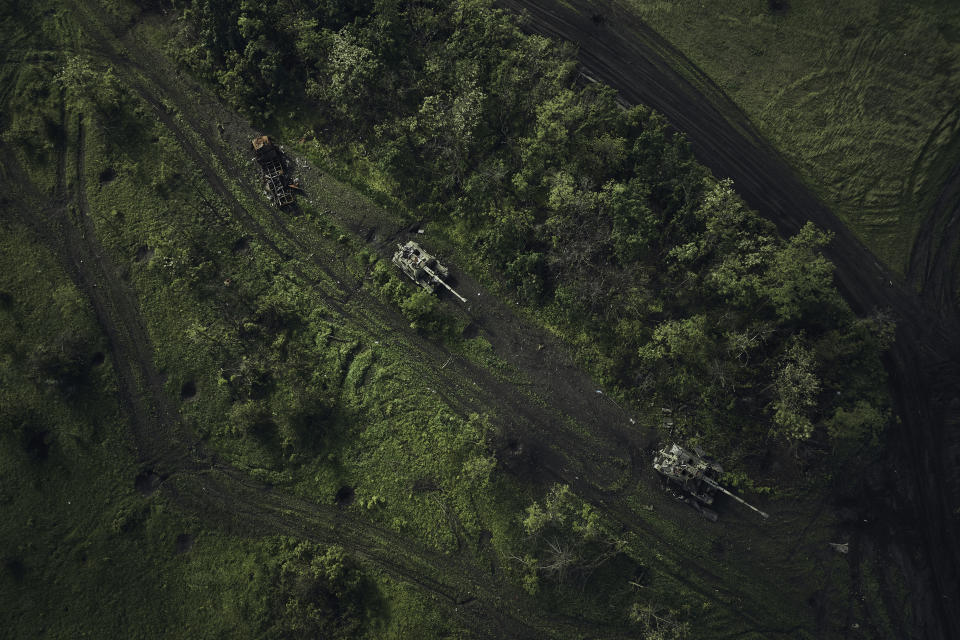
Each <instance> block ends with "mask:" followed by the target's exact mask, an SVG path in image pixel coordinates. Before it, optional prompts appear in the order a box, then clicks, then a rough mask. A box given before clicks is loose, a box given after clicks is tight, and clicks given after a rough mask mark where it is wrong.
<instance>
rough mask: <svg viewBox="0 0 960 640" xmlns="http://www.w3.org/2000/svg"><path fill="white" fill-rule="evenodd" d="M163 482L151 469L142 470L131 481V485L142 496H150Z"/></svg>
mask: <svg viewBox="0 0 960 640" xmlns="http://www.w3.org/2000/svg"><path fill="white" fill-rule="evenodd" d="M161 484H163V478H162V477H160V476H159V475H157V474H156V473H154V472H153V471H142V472H141V473H140V474H139V475H137V477H136V478H135V479H134V481H133V487H134V488H135V489H136V490H137V491H139V492H140V494H141V495H143V496H144V497H149V496H152V495H153V494H154V493H156V492H157V489H159V488H160V485H161Z"/></svg>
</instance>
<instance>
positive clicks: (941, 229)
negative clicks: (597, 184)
mask: <svg viewBox="0 0 960 640" xmlns="http://www.w3.org/2000/svg"><path fill="white" fill-rule="evenodd" d="M498 4H499V5H501V6H503V7H505V8H508V9H510V10H514V11H522V12H525V14H526V19H525V23H524V24H525V27H526V28H527V29H529V30H530V31H532V32H537V33H541V34H544V35H549V36H554V37H558V38H562V39H566V40H569V41H571V42H574V43H576V44H578V45H579V58H580V61H581V63H582V65H583V69H584V73H585V75H587V76H588V77H589V78H595V79H597V80H600V81H602V82H605V83H607V84H609V85H611V86H612V87H614V88H616V89H617V90H618V91H619V92H620V94H621V96H622V97H623V98H624V99H625V100H626V101H628V102H630V103H644V104H647V105H649V106H651V107H653V108H655V109H657V110H658V111H660V112H661V113H663V114H664V115H665V116H666V117H667V119H668V120H669V121H670V122H671V123H672V124H673V125H674V126H675V127H676V128H677V129H678V130H680V131H683V132H684V133H685V134H686V135H687V137H688V139H689V140H690V142H691V144H692V146H693V149H694V152H695V153H696V155H697V158H698V159H699V160H700V161H701V162H702V163H704V164H705V165H706V166H708V167H709V168H710V169H711V170H712V171H713V172H714V174H715V175H717V176H722V177H730V178H732V179H733V180H734V182H735V184H736V189H737V191H738V193H740V194H741V196H743V198H744V200H746V201H747V203H749V204H750V206H752V207H753V208H755V209H756V210H757V211H759V212H760V213H761V214H762V215H764V216H765V217H767V218H769V219H770V220H772V221H773V222H774V223H776V225H777V227H778V228H779V229H780V231H781V233H783V234H792V233H795V232H796V231H797V230H798V229H799V228H800V227H801V226H802V225H803V224H804V223H806V222H807V221H808V220H809V221H813V222H814V223H815V224H817V225H818V226H819V227H821V228H822V229H827V230H829V231H831V232H833V233H834V241H833V242H832V243H831V245H830V246H829V248H828V249H827V251H826V253H827V255H828V257H829V258H830V259H831V260H832V261H833V262H834V264H835V265H836V267H837V270H836V280H837V284H838V286H839V287H840V289H841V291H842V292H843V294H844V296H845V297H846V299H847V300H848V301H849V303H850V304H851V306H852V307H853V308H854V309H855V310H856V311H857V312H858V313H860V314H871V313H875V312H878V311H880V312H888V313H891V314H892V315H893V318H894V319H895V321H896V322H897V333H896V343H895V344H894V346H893V347H892V349H891V351H890V354H889V357H888V358H887V365H888V371H889V373H890V379H891V389H892V392H893V396H894V398H895V401H896V406H897V409H898V413H899V416H900V418H901V423H900V424H899V425H898V426H897V427H896V428H895V429H893V430H892V431H891V433H890V434H889V436H888V437H889V444H888V460H887V465H886V466H885V468H878V469H876V470H875V476H874V477H872V478H869V479H868V481H867V482H866V483H865V486H864V494H863V497H862V501H861V505H860V506H861V508H862V509H863V510H864V512H865V514H869V515H868V516H867V517H866V519H867V520H868V521H870V526H869V527H868V530H867V532H866V535H868V536H870V539H871V541H872V542H871V544H872V545H875V548H887V549H888V554H889V557H890V558H891V559H893V561H894V562H896V563H897V564H898V565H899V567H900V569H901V570H902V571H903V573H904V575H906V576H908V579H909V580H910V581H911V583H912V584H911V591H912V593H913V594H914V598H915V600H914V603H913V606H914V610H915V613H916V618H917V622H918V625H919V628H918V630H917V632H918V633H920V634H921V635H922V636H923V637H928V638H957V637H960V616H957V615H956V603H958V602H960V545H957V543H956V539H957V529H958V521H957V519H958V518H957V506H958V505H960V464H958V463H960V429H958V425H960V398H958V391H957V389H958V388H960V331H958V329H960V322H958V316H957V310H956V305H955V303H954V299H953V293H954V292H955V291H956V288H957V287H956V284H957V283H956V280H955V274H956V268H955V267H956V264H955V258H956V256H957V243H958V235H960V229H958V227H960V224H958V219H960V207H958V203H957V191H958V189H960V167H956V168H954V170H953V171H951V172H949V174H948V175H949V176H950V177H949V179H948V180H947V182H946V183H945V184H944V185H943V186H942V187H941V190H942V193H941V195H940V197H939V198H938V199H937V203H936V205H935V208H934V210H933V211H931V212H930V214H929V216H928V219H927V223H926V224H925V225H924V227H923V230H922V231H921V233H920V234H919V236H918V238H917V241H916V245H915V246H914V249H913V256H912V259H911V266H912V273H911V274H910V280H911V281H912V282H914V283H916V284H917V285H918V286H919V287H921V289H922V292H923V293H922V295H918V294H917V293H916V291H915V290H913V289H912V288H910V287H909V286H908V285H905V284H903V283H902V282H901V279H900V278H898V277H897V276H895V275H894V274H892V273H890V272H889V271H888V270H886V269H885V268H884V267H882V266H881V265H880V263H879V261H878V260H876V258H875V257H874V256H873V255H872V254H871V253H870V252H869V251H868V250H867V249H866V248H865V247H864V246H863V245H862V243H860V242H859V241H858V240H857V239H856V238H855V237H854V236H853V234H852V233H851V232H850V231H849V230H848V229H847V228H846V227H845V226H844V225H843V224H842V223H841V222H840V221H839V219H838V218H837V217H836V216H835V215H833V214H832V213H831V212H830V210H829V209H828V208H827V207H826V206H825V205H824V204H823V203H822V202H820V201H819V200H818V199H817V198H816V197H815V196H814V195H813V194H812V192H811V191H810V190H809V189H807V188H806V187H805V186H804V185H803V184H802V182H801V181H800V179H799V178H798V177H797V175H796V174H795V173H794V171H793V170H792V169H791V168H790V167H789V166H788V165H787V163H786V162H785V161H784V160H783V159H782V158H781V157H780V156H779V155H778V154H777V153H776V151H775V150H774V149H773V148H772V147H771V146H770V145H769V144H768V143H767V142H765V141H764V140H763V139H762V138H761V137H760V135H759V134H758V133H757V132H756V131H755V129H754V128H753V127H752V125H751V124H750V122H749V120H748V118H747V117H746V115H745V114H744V113H743V112H742V111H740V110H739V109H738V108H737V107H736V105H735V104H734V103H733V102H732V101H731V100H730V99H729V98H728V97H727V96H725V95H724V94H723V92H722V91H721V90H720V89H719V87H717V86H716V85H714V83H712V82H711V81H710V79H709V78H707V77H706V76H705V75H704V74H702V73H700V72H699V71H698V70H697V69H696V68H695V67H694V66H693V64H692V63H691V62H690V61H689V60H687V59H685V58H684V57H683V55H682V54H680V53H679V52H678V51H676V50H675V49H673V47H672V46H671V45H670V44H669V43H668V42H666V41H665V40H664V39H663V38H662V37H660V36H659V34H657V33H656V32H654V31H653V30H652V29H650V28H649V27H648V26H647V25H645V24H644V23H643V22H641V21H640V20H639V19H637V18H636V17H634V16H633V15H631V14H630V13H629V12H627V11H624V10H623V9H622V8H620V7H619V5H618V4H617V3H616V2H611V1H610V0H591V1H582V0H581V1H577V0H575V1H573V2H567V3H564V6H560V3H542V2H532V1H529V0H498ZM678 69H683V70H684V74H681V73H680V72H679V71H678Z"/></svg>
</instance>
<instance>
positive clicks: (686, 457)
mask: <svg viewBox="0 0 960 640" xmlns="http://www.w3.org/2000/svg"><path fill="white" fill-rule="evenodd" d="M653 468H654V469H656V470H657V471H658V472H660V474H661V475H663V476H664V477H665V478H666V479H667V482H668V483H670V484H672V485H673V486H675V487H678V488H679V489H681V490H682V491H683V495H681V496H679V497H680V498H681V499H682V500H683V501H684V502H686V503H687V504H689V505H690V506H691V507H693V508H694V509H696V510H697V511H698V512H699V513H700V515H702V516H703V517H705V518H707V519H708V520H710V521H712V522H716V521H717V512H716V511H714V510H712V509H709V508H708V507H709V506H710V505H712V504H713V500H714V497H715V496H716V493H717V492H718V491H719V492H720V493H724V494H726V495H728V496H730V497H731V498H733V499H734V500H736V501H737V502H739V503H740V504H742V505H744V506H746V507H748V508H750V509H753V510H754V511H756V512H757V513H759V514H760V515H761V516H763V517H764V518H768V517H769V516H768V515H767V514H766V513H764V512H763V511H760V509H757V508H756V507H754V506H753V505H751V504H749V503H747V501H746V500H743V499H742V498H738V497H737V496H735V495H733V494H732V493H730V492H729V491H727V490H726V489H724V488H723V487H722V486H721V485H720V483H719V482H718V480H719V478H720V475H721V474H723V467H721V466H720V464H719V463H717V462H714V461H713V460H708V459H707V458H706V457H705V456H704V453H703V450H702V449H701V448H700V447H693V451H692V452H691V451H688V450H687V449H684V448H683V447H681V446H680V445H678V444H676V443H674V444H671V445H669V446H666V447H664V448H663V449H661V450H660V451H659V452H657V455H656V456H654V458H653Z"/></svg>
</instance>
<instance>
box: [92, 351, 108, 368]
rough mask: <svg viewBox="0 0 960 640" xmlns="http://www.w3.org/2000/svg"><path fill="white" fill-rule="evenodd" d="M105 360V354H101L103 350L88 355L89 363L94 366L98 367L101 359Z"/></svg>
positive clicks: (101, 361)
mask: <svg viewBox="0 0 960 640" xmlns="http://www.w3.org/2000/svg"><path fill="white" fill-rule="evenodd" d="M104 360H106V356H105V355H103V351H97V352H96V353H95V354H93V355H92V356H90V365H91V366H94V367H99V366H100V365H102V364H103V361H104Z"/></svg>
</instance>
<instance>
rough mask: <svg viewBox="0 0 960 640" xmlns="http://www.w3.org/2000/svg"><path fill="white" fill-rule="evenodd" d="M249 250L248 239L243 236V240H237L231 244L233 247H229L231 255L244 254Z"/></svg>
mask: <svg viewBox="0 0 960 640" xmlns="http://www.w3.org/2000/svg"><path fill="white" fill-rule="evenodd" d="M249 250H250V238H247V237H246V236H244V237H243V238H238V239H237V241H236V242H234V243H233V246H232V247H230V251H232V252H233V253H246V252H247V251H249Z"/></svg>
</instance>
